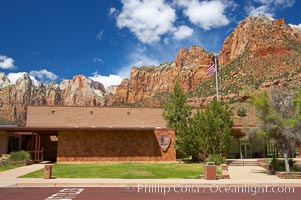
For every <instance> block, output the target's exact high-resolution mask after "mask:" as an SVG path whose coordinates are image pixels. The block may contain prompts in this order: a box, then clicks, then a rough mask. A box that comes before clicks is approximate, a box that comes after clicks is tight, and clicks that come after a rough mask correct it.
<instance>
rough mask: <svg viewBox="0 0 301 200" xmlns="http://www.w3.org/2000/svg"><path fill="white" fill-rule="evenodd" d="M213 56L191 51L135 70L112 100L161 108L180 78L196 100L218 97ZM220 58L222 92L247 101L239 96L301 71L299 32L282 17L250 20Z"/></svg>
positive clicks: (230, 39) (234, 34)
mask: <svg viewBox="0 0 301 200" xmlns="http://www.w3.org/2000/svg"><path fill="white" fill-rule="evenodd" d="M212 56H213V54H212V53H208V52H206V51H205V50H204V49H202V48H200V47H192V48H191V49H189V50H187V49H181V50H180V51H179V53H178V55H177V57H176V59H175V61H174V62H173V63H165V64H162V65H161V66H159V67H153V66H152V67H140V68H136V67H134V68H133V69H132V71H131V77H130V80H127V81H125V82H126V84H125V82H124V83H123V84H121V85H120V86H119V87H118V88H117V89H116V90H115V91H116V93H115V95H111V98H110V101H109V102H110V103H111V104H113V105H116V104H120V103H128V104H129V103H130V105H142V106H159V105H158V104H160V98H164V92H170V91H171V89H172V86H173V84H174V82H175V80H176V79H178V80H179V83H180V85H181V86H182V87H183V88H184V91H185V92H188V94H189V96H190V97H191V99H194V100H193V101H195V100H196V99H197V98H199V100H197V102H199V101H201V102H202V101H205V100H204V99H203V98H204V97H208V96H212V95H214V94H215V79H214V78H212V77H209V76H208V75H207V68H208V66H209V65H210V64H211V63H212ZM218 58H219V90H220V94H221V95H223V96H226V97H229V96H230V97H231V96H235V97H237V98H242V99H243V98H244V97H241V96H239V95H237V94H239V93H241V92H245V91H253V90H257V89H258V88H259V87H260V86H261V84H263V83H264V82H271V81H274V80H278V79H282V78H288V77H290V76H294V75H296V74H298V73H300V72H301V32H300V30H297V29H294V28H292V27H291V26H290V25H287V24H285V20H284V19H276V20H271V19H269V18H267V17H265V16H262V15H258V16H256V17H252V18H247V19H246V20H244V21H242V22H241V23H240V24H239V25H238V26H237V27H236V28H235V29H234V31H233V32H232V33H231V34H230V35H229V36H228V37H227V38H226V39H225V41H224V44H223V46H222V48H221V51H220V54H219V56H218ZM235 94H236V95H235ZM210 98H211V99H212V97H210ZM120 100H121V101H120ZM137 101H140V102H139V104H137ZM191 101H192V100H191ZM134 102H136V103H135V104H133V103H134Z"/></svg>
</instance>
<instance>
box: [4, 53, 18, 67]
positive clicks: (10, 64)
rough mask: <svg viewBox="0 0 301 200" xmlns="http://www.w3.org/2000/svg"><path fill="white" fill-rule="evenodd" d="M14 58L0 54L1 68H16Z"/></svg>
mask: <svg viewBox="0 0 301 200" xmlns="http://www.w3.org/2000/svg"><path fill="white" fill-rule="evenodd" d="M14 62H15V61H14V59H12V58H9V57H7V56H5V55H0V68H1V69H16V68H17V67H16V66H15V65H14Z"/></svg>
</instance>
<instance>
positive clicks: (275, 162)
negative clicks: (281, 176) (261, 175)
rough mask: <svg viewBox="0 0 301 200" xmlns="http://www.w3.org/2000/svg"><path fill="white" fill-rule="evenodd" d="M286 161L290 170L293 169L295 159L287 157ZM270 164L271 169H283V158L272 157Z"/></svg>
mask: <svg viewBox="0 0 301 200" xmlns="http://www.w3.org/2000/svg"><path fill="white" fill-rule="evenodd" d="M288 163H289V166H290V168H291V171H294V169H295V163H296V161H294V160H293V159H289V160H288ZM271 165H272V169H273V170H275V171H285V162H284V160H279V159H278V158H276V157H273V159H272V161H271Z"/></svg>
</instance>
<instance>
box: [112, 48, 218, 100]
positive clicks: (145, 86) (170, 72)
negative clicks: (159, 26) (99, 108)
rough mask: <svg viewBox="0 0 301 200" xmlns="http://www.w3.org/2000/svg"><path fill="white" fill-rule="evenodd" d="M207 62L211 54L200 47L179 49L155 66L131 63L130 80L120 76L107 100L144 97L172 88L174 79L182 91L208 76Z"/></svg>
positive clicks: (194, 85)
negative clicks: (177, 81)
mask: <svg viewBox="0 0 301 200" xmlns="http://www.w3.org/2000/svg"><path fill="white" fill-rule="evenodd" d="M211 64H213V54H212V53H208V52H206V51H205V50H204V49H203V48H201V47H197V46H193V47H191V48H190V49H189V50H188V49H180V50H179V52H178V54H177V57H176V59H175V61H174V62H171V63H163V64H161V65H160V66H159V67H155V66H148V67H139V68H138V67H133V68H132V70H131V75H130V80H128V79H126V80H124V81H123V82H122V83H121V84H120V86H118V88H117V90H116V93H115V95H112V96H111V97H110V98H109V99H108V102H110V105H112V104H113V105H116V104H121V103H133V102H138V101H144V100H145V99H147V98H149V97H151V96H155V95H157V94H160V93H164V92H170V91H172V89H173V85H174V83H175V81H176V80H177V79H178V80H179V83H180V85H181V87H182V88H183V89H184V91H185V92H188V91H190V90H191V89H193V88H194V87H196V86H197V85H198V84H199V83H200V82H202V81H203V80H204V79H206V78H207V77H208V74H207V68H208V66H209V65H211Z"/></svg>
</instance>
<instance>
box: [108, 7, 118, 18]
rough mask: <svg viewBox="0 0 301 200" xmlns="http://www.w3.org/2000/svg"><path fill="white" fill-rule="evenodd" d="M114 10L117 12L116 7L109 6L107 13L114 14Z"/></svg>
mask: <svg viewBox="0 0 301 200" xmlns="http://www.w3.org/2000/svg"><path fill="white" fill-rule="evenodd" d="M116 12H117V10H116V8H114V7H112V8H110V10H109V15H110V16H114V14H115V13H116Z"/></svg>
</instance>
